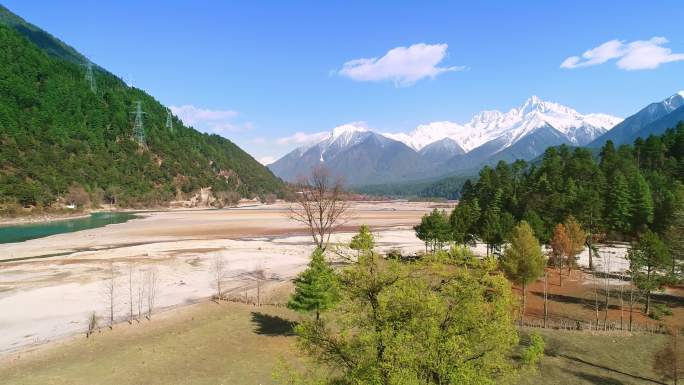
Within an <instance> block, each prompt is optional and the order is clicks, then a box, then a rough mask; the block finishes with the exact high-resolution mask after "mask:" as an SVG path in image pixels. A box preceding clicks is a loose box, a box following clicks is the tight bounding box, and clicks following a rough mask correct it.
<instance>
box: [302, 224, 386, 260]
mask: <svg viewBox="0 0 684 385" xmlns="http://www.w3.org/2000/svg"><path fill="white" fill-rule="evenodd" d="M374 247H375V237H374V236H373V233H371V231H370V228H368V226H366V225H361V227H360V228H359V232H358V234H356V235H354V236H353V237H352V240H351V242H350V243H349V248H350V249H352V250H356V251H358V252H359V254H360V253H363V252H368V251H369V250H373V248H374ZM314 253H315V252H314Z"/></svg>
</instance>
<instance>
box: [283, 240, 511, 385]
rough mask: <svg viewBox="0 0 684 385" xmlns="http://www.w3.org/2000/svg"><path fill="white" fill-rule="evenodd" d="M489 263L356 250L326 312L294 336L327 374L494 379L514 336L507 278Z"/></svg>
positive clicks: (388, 380)
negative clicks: (406, 259)
mask: <svg viewBox="0 0 684 385" xmlns="http://www.w3.org/2000/svg"><path fill="white" fill-rule="evenodd" d="M488 266H489V265H488V264H487V263H486V262H482V263H481V264H480V265H478V266H477V268H475V267H471V268H468V269H466V268H461V267H458V266H456V265H450V264H448V262H446V260H441V259H439V258H438V256H437V255H435V256H434V257H432V256H427V257H426V258H424V259H422V260H420V261H417V262H414V263H411V264H406V263H401V262H398V261H394V260H385V259H383V258H381V257H380V256H379V255H377V254H375V253H372V252H369V253H364V254H362V255H361V256H360V258H359V263H356V264H352V265H350V266H348V267H347V268H346V269H345V270H343V271H342V272H341V275H340V283H341V301H340V302H339V303H338V305H337V306H336V307H335V308H333V309H331V310H329V312H330V313H331V314H330V316H329V317H324V318H321V319H320V320H318V321H316V320H315V319H311V320H303V321H302V322H301V323H300V324H299V325H297V327H296V328H295V330H296V333H297V336H298V342H299V346H300V347H301V348H302V349H303V350H304V351H305V352H306V353H307V354H308V355H309V356H311V357H312V358H314V359H316V360H317V361H319V362H321V363H324V364H327V365H329V366H330V367H331V368H333V370H331V371H329V372H328V376H330V377H331V378H327V379H326V380H327V381H326V383H357V384H362V383H363V384H399V383H406V384H409V383H411V384H413V383H423V384H449V383H458V384H485V383H499V382H503V381H505V380H507V379H508V378H509V377H510V376H511V375H512V373H513V372H514V371H515V368H514V366H513V362H512V361H511V358H510V357H511V353H512V349H513V348H514V347H515V346H516V344H517V339H518V338H517V333H516V330H515V328H514V325H513V320H512V318H511V314H512V300H511V290H510V284H509V283H508V282H507V281H506V279H505V278H504V277H503V276H501V275H500V274H497V273H496V272H494V271H492V270H491V269H490V268H488ZM483 320H486V322H483Z"/></svg>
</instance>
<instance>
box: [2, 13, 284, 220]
mask: <svg viewBox="0 0 684 385" xmlns="http://www.w3.org/2000/svg"><path fill="white" fill-rule="evenodd" d="M48 52H49V51H46V50H44V49H41V47H39V46H37V45H36V44H34V43H33V42H31V41H29V40H28V39H27V38H25V37H24V36H22V35H21V34H20V33H18V32H17V31H15V30H14V29H11V28H8V27H2V26H0V146H1V147H0V148H1V151H0V205H2V204H8V203H9V204H16V205H22V206H43V207H44V206H48V205H50V204H52V203H53V202H54V201H55V200H56V198H58V197H61V196H64V194H65V193H67V191H69V189H70V188H74V186H77V187H78V188H83V189H85V190H86V192H87V193H88V194H91V195H97V196H102V197H104V198H105V199H109V200H111V201H116V202H117V203H118V204H120V205H124V206H130V205H155V204H161V203H164V202H167V201H169V200H171V199H173V198H174V197H175V196H176V195H177V194H178V193H190V192H193V191H196V190H198V189H199V188H201V187H212V189H213V190H214V191H215V192H231V193H238V194H240V195H241V196H254V195H265V194H268V193H277V194H282V191H283V187H284V185H283V183H282V181H280V180H279V179H278V178H276V177H275V176H274V175H273V174H272V173H271V172H270V171H269V170H268V169H266V168H265V167H263V166H262V165H261V164H259V163H258V162H257V161H256V160H254V159H253V158H252V157H251V156H249V155H248V154H247V153H245V152H244V151H243V150H241V149H240V148H239V147H238V146H236V145H235V144H234V143H232V142H231V141H230V140H227V139H225V138H222V137H220V136H217V135H207V134H203V133H200V132H198V131H196V130H194V129H192V128H189V127H186V126H184V125H183V123H182V122H181V121H180V120H178V119H177V118H175V117H173V119H172V123H173V129H172V130H171V129H168V128H167V127H166V126H165V123H166V118H167V109H166V107H164V106H163V105H162V104H160V103H159V102H158V101H156V100H155V99H154V98H153V97H151V96H150V95H148V94H147V93H145V92H143V91H142V90H139V89H136V88H132V87H128V86H127V85H126V84H125V83H124V82H123V81H121V80H120V79H119V78H117V77H115V76H113V75H111V74H110V73H108V72H106V71H104V70H102V69H101V68H99V67H96V66H93V73H94V74H93V75H94V79H95V85H96V89H95V91H93V90H91V87H90V85H89V83H88V82H86V80H85V73H86V66H85V64H86V63H82V64H78V63H74V62H73V61H69V60H64V59H62V58H60V57H55V56H51V55H49V54H48ZM136 101H141V102H142V108H143V110H144V113H145V115H144V128H145V135H146V147H145V148H144V149H143V148H142V147H140V146H139V145H138V144H137V143H136V142H135V141H134V140H133V139H132V130H133V118H134V115H133V114H132V113H131V112H132V111H133V110H134V103H135V102H136Z"/></svg>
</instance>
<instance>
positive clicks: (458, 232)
mask: <svg viewBox="0 0 684 385" xmlns="http://www.w3.org/2000/svg"><path fill="white" fill-rule="evenodd" d="M478 219H480V205H479V204H478V202H477V199H474V200H472V201H470V202H463V203H460V204H459V205H458V206H456V207H454V210H453V211H452V212H451V215H450V216H449V224H450V225H451V236H452V241H454V242H456V243H458V244H461V245H466V244H469V243H472V242H474V241H475V225H476V224H477V221H478Z"/></svg>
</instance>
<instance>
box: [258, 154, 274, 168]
mask: <svg viewBox="0 0 684 385" xmlns="http://www.w3.org/2000/svg"><path fill="white" fill-rule="evenodd" d="M257 160H258V161H259V163H261V164H263V165H264V166H268V165H269V164H271V163H273V162H275V161H276V158H274V157H272V156H262V157H261V158H259V159H257Z"/></svg>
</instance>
